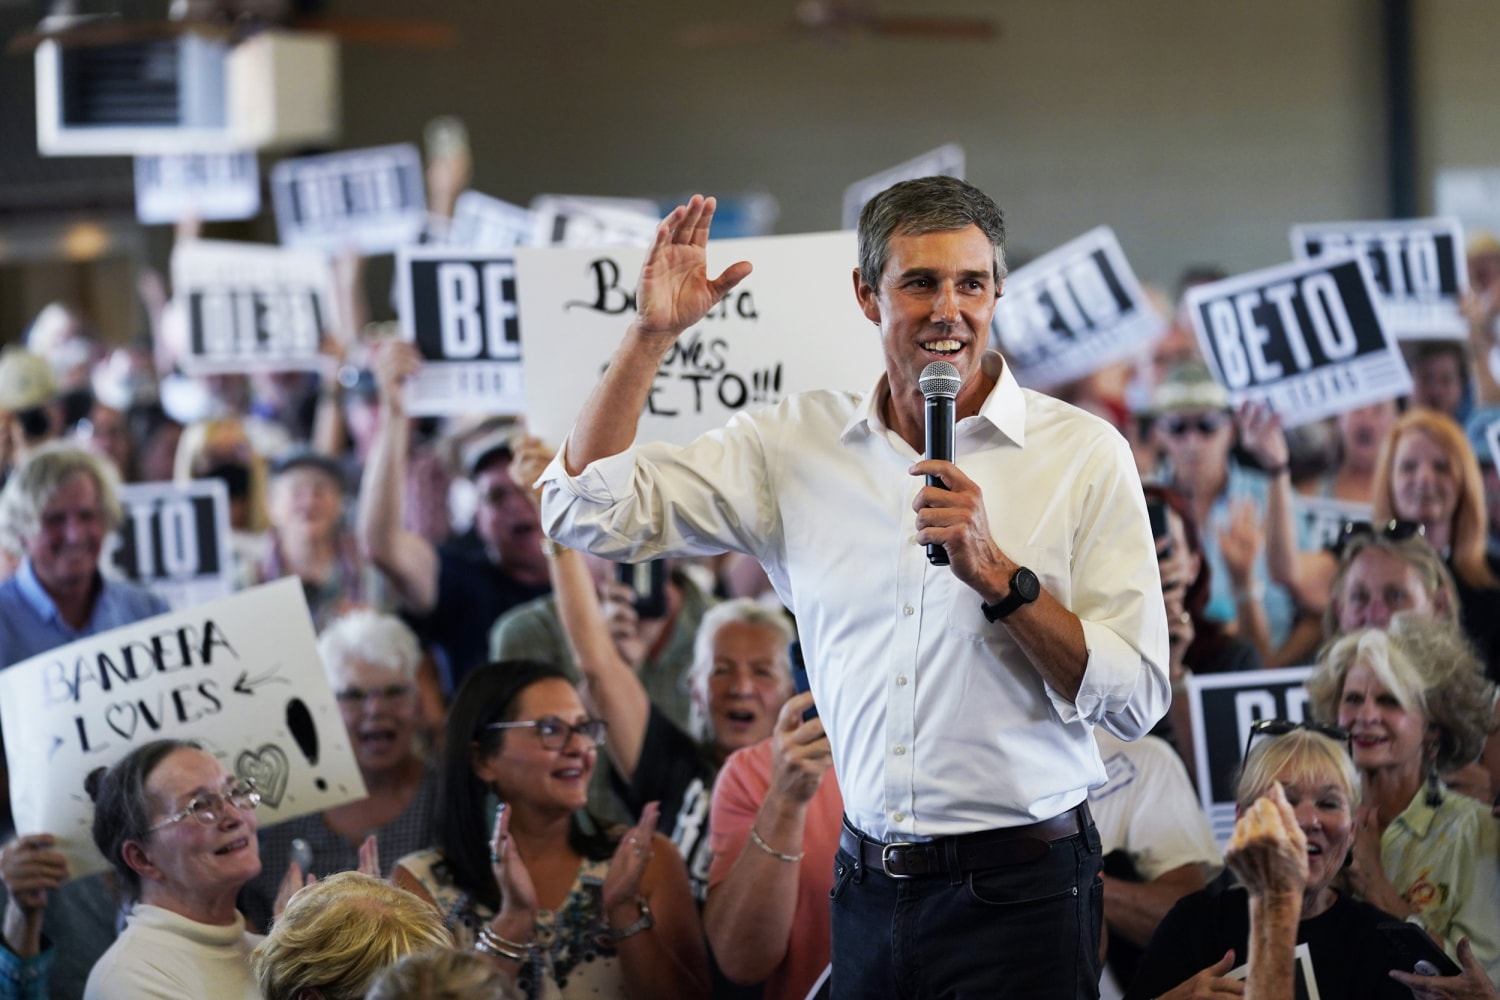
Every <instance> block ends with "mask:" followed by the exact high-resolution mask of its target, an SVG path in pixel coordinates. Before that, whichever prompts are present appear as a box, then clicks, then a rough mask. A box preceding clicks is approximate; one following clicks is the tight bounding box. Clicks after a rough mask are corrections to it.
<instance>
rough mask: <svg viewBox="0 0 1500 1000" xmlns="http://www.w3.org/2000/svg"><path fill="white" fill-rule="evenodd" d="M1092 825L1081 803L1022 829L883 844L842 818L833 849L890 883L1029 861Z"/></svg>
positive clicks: (1018, 827) (988, 831) (1020, 827)
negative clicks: (890, 879) (901, 879)
mask: <svg viewBox="0 0 1500 1000" xmlns="http://www.w3.org/2000/svg"><path fill="white" fill-rule="evenodd" d="M1093 821H1094V820H1093V817H1092V816H1091V815H1089V804H1088V801H1087V800H1085V801H1083V802H1080V803H1079V804H1078V805H1076V806H1074V807H1073V808H1072V809H1069V810H1068V811H1067V812H1065V813H1062V814H1061V815H1058V816H1054V817H1052V818H1051V819H1044V820H1042V821H1040V822H1038V823H1028V824H1026V825H1025V826H1008V827H1004V828H1003V829H999V830H981V831H979V832H978V833H964V834H959V835H957V836H953V837H940V838H938V839H937V840H922V841H903V842H898V843H891V844H885V843H881V842H880V841H878V840H872V839H870V838H869V837H867V836H865V835H864V834H863V833H861V832H860V831H859V830H857V829H855V828H854V827H853V826H851V825H850V823H849V819H848V817H845V818H844V829H843V830H842V831H840V833H839V846H840V847H841V848H843V849H844V850H845V851H847V852H848V853H849V854H850V855H852V856H853V857H855V858H857V859H859V862H860V864H861V865H862V866H864V867H865V868H868V869H870V870H871V871H878V872H884V873H885V874H886V875H889V876H890V877H891V878H917V877H920V876H923V875H954V874H962V873H964V872H972V871H981V870H983V869H985V868H1003V867H1005V866H1007V865H1019V864H1025V863H1026V862H1028V861H1035V860H1037V859H1038V858H1040V857H1041V856H1042V855H1044V854H1046V853H1047V852H1048V851H1049V850H1051V849H1052V842H1053V841H1055V840H1062V839H1064V838H1066V837H1072V836H1076V835H1077V834H1080V833H1083V832H1084V831H1086V830H1087V829H1088V828H1089V825H1090V824H1091V823H1093Z"/></svg>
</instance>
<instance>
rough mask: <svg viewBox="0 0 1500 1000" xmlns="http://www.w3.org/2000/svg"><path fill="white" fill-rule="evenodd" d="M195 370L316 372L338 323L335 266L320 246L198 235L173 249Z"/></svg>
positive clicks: (185, 360) (187, 364) (187, 356)
mask: <svg viewBox="0 0 1500 1000" xmlns="http://www.w3.org/2000/svg"><path fill="white" fill-rule="evenodd" d="M172 285H173V288H174V291H175V297H176V301H177V302H178V303H179V305H180V307H181V308H182V310H183V313H184V315H185V316H186V319H187V333H188V349H187V351H186V352H185V353H184V354H183V355H182V358H181V361H182V366H183V368H185V369H186V370H187V371H188V372H189V374H213V373H224V372H244V371H317V370H320V369H321V368H322V367H323V365H324V360H325V359H324V356H323V355H322V354H320V353H319V343H320V341H321V338H322V336H323V334H325V333H330V332H332V331H333V330H335V329H337V327H338V315H337V300H336V298H335V296H334V286H333V268H332V265H331V264H330V263H329V260H328V258H327V257H326V256H325V255H324V254H322V253H320V252H318V251H316V250H292V249H288V248H286V247H275V246H266V245H264V244H259V243H234V242H229V241H219V240H194V241H192V242H188V243H179V244H178V245H177V246H176V247H174V248H173V249H172Z"/></svg>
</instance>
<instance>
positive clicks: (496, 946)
mask: <svg viewBox="0 0 1500 1000" xmlns="http://www.w3.org/2000/svg"><path fill="white" fill-rule="evenodd" d="M531 949H532V946H531V945H529V944H521V943H520V942H518V941H507V940H506V939H505V938H503V937H501V936H500V935H499V934H496V933H495V932H494V931H493V930H491V929H490V928H489V927H481V928H479V939H478V940H477V941H475V942H474V950H475V951H482V952H486V953H488V954H491V955H498V956H499V957H500V958H506V959H509V960H510V961H512V962H525V961H527V960H529V959H530V958H531Z"/></svg>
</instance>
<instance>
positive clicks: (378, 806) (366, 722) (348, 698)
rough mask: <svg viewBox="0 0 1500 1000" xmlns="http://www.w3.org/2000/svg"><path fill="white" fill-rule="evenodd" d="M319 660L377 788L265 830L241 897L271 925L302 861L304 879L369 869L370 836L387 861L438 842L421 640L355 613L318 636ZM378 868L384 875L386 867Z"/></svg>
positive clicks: (261, 922)
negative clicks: (256, 872) (286, 880)
mask: <svg viewBox="0 0 1500 1000" xmlns="http://www.w3.org/2000/svg"><path fill="white" fill-rule="evenodd" d="M318 657H319V659H320V660H321V661H322V663H323V672H324V673H325V674H326V675H327V676H328V683H329V684H330V685H331V686H332V688H333V696H334V700H335V701H337V702H338V706H339V714H340V715H341V716H342V717H343V721H344V730H345V732H347V733H348V734H349V746H350V747H351V748H352V749H353V750H354V762H355V763H356V764H357V765H358V766H359V774H360V777H361V778H363V779H364V782H365V790H366V791H367V792H368V793H369V794H368V795H367V796H366V797H365V798H363V799H358V800H356V801H354V802H347V803H345V804H344V805H341V806H335V807H334V808H332V809H327V810H325V811H323V812H321V813H311V814H309V815H307V816H300V817H298V818H297V819H292V820H287V821H286V822H285V823H277V824H276V825H275V826H269V827H266V828H265V829H264V830H262V831H261V832H260V856H261V860H262V862H263V866H262V871H261V874H260V876H259V877H257V878H256V879H255V880H254V881H252V882H251V883H250V884H249V885H247V886H245V891H244V892H243V893H241V894H240V909H241V910H242V911H243V912H244V914H245V918H246V919H247V920H249V921H250V924H251V926H252V927H256V928H259V929H262V930H264V929H265V928H266V927H268V926H269V924H270V919H271V911H272V908H273V906H274V904H275V900H276V897H277V894H278V892H279V891H280V889H281V882H282V879H283V877H284V876H285V875H286V873H287V871H288V866H289V865H291V864H296V865H297V867H298V872H297V878H298V880H299V882H300V881H301V880H303V879H305V878H306V876H309V875H316V876H318V877H326V876H328V875H330V874H332V873H334V872H340V871H350V870H353V869H356V868H359V867H360V863H361V857H360V848H361V846H362V845H364V844H365V842H366V841H367V839H368V838H370V837H374V838H375V845H376V846H377V847H378V849H379V856H381V857H384V858H385V859H386V865H387V867H389V866H390V865H391V863H392V862H394V861H395V859H397V858H400V857H402V856H404V855H407V854H410V853H412V852H414V851H419V850H421V849H422V848H424V847H427V846H428V845H429V844H431V843H432V817H433V814H434V812H435V810H436V804H437V785H438V776H437V768H436V767H434V766H433V765H432V764H431V763H429V762H428V760H427V759H426V758H425V757H424V756H423V754H422V750H421V747H420V745H419V740H418V733H419V731H420V730H421V728H422V727H423V725H424V712H423V697H422V693H421V691H420V690H419V684H418V666H419V665H420V663H421V659H422V651H421V648H420V647H419V646H418V644H417V637H416V636H415V635H414V634H412V631H411V629H409V628H407V627H406V625H405V624H404V623H403V622H402V621H401V619H399V618H397V617H395V616H394V615H385V614H379V613H377V612H375V611H371V610H369V609H361V610H358V611H351V612H349V613H348V614H346V615H344V616H343V617H341V618H338V619H336V620H335V621H334V622H333V624H332V625H330V626H329V627H328V628H326V629H324V630H323V633H322V634H321V635H320V636H318ZM373 873H374V874H382V872H381V871H380V870H379V868H378V865H377V867H376V869H375V871H374V872H373Z"/></svg>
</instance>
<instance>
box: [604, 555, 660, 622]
mask: <svg viewBox="0 0 1500 1000" xmlns="http://www.w3.org/2000/svg"><path fill="white" fill-rule="evenodd" d="M615 579H616V580H619V581H620V582H621V583H623V584H625V586H627V587H629V588H630V591H631V593H633V594H634V595H635V602H634V603H635V613H636V615H637V616H639V617H641V618H664V617H666V614H667V564H666V561H665V560H662V559H653V560H651V561H650V562H643V563H634V564H632V563H620V564H619V565H618V566H616V567H615Z"/></svg>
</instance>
